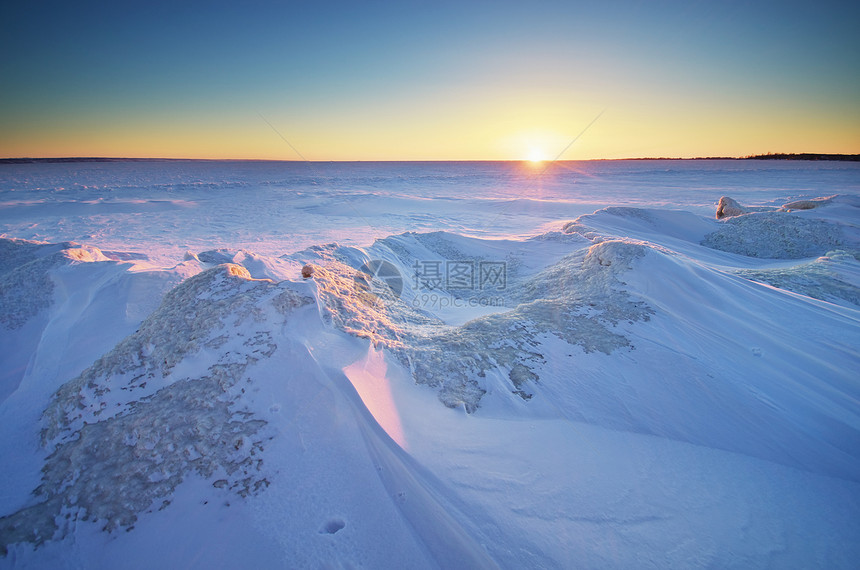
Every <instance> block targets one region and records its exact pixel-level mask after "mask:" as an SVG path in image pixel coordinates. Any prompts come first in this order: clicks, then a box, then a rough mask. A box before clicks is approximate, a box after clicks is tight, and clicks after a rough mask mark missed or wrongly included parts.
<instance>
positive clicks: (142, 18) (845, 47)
mask: <svg viewBox="0 0 860 570" xmlns="http://www.w3.org/2000/svg"><path fill="white" fill-rule="evenodd" d="M146 6H147V8H146V9H142V8H141V7H126V6H124V5H121V4H117V5H115V6H110V7H107V6H105V5H101V4H99V3H95V2H87V1H85V2H83V3H75V4H74V5H70V4H62V3H57V5H56V6H55V7H51V8H50V9H46V10H43V11H35V10H33V9H32V8H31V7H30V6H28V5H27V4H25V3H18V4H14V5H10V6H9V7H8V9H7V10H6V12H5V13H4V18H3V23H2V24H0V26H2V33H0V45H2V47H3V48H4V53H9V54H12V56H10V57H8V58H4V61H3V62H2V63H0V72H2V76H3V78H4V85H5V88H4V90H3V93H2V94H0V132H2V133H3V136H2V137H0V156H4V157H21V156H129V157H131V156H141V157H186V158H239V159H250V158H257V159H280V160H302V159H303V158H306V159H308V160H425V159H426V160H483V159H490V160H523V159H528V160H552V159H555V157H556V156H557V153H558V152H560V151H561V150H562V149H564V148H565V146H566V145H567V144H568V143H569V142H570V141H572V140H573V139H574V138H575V137H576V136H577V134H579V133H580V132H581V131H582V129H583V128H584V127H585V126H586V125H588V124H589V122H590V121H592V119H593V118H594V117H595V116H597V115H598V114H599V113H601V111H603V110H605V113H604V114H603V115H602V116H601V117H600V119H599V120H598V121H597V122H595V124H594V125H593V126H591V128H589V129H588V130H587V132H585V133H584V134H583V136H582V137H581V138H580V139H579V140H577V141H576V143H575V144H574V145H572V146H571V148H570V149H569V151H568V152H566V153H565V154H564V156H562V157H561V158H562V159H591V158H626V157H653V156H673V157H691V156H743V155H748V154H757V153H765V152H769V151H773V152H833V153H860V107H858V106H857V104H856V103H857V100H858V98H860V76H858V75H857V74H856V73H851V72H850V71H849V70H855V69H858V68H860V39H858V36H857V34H856V33H854V28H855V27H856V26H855V24H856V22H857V21H858V19H860V7H858V6H860V5H849V4H845V3H834V4H833V5H832V6H828V2H824V4H823V5H822V4H821V3H816V4H815V5H809V4H804V3H794V2H788V3H787V4H786V3H781V4H779V6H778V7H779V9H773V8H774V6H769V5H768V3H754V4H752V5H750V4H748V3H737V4H735V3H730V4H727V5H725V6H721V8H720V10H716V11H714V10H710V9H706V8H705V7H704V5H701V6H700V5H687V4H684V5H675V4H672V3H669V4H659V5H653V4H648V3H645V4H643V3H639V2H623V1H622V2H611V3H607V4H600V3H595V4H593V5H582V4H581V3H566V2H547V3H545V4H542V5H541V8H540V9H534V7H526V6H523V5H520V4H519V3H509V2H501V3H493V4H491V5H490V4H488V5H486V6H484V5H482V3H481V2H477V3H469V4H468V5H465V6H464V5H448V4H446V3H444V2H442V3H428V4H423V5H420V6H411V5H410V6H409V7H405V6H403V5H396V4H386V3H379V4H372V5H365V4H360V5H358V4H351V3H334V4H331V5H327V6H326V8H325V9H323V8H322V7H320V6H318V5H316V4H314V3H306V4H302V5H293V4H283V3H267V2H264V3H262V4H261V5H256V4H255V7H254V8H253V9H248V8H245V7H243V6H240V5H224V6H219V7H217V8H211V9H207V10H205V17H203V20H204V21H203V22H202V23H201V10H200V9H199V8H197V7H195V6H193V5H188V6H186V5H184V4H183V5H176V4H175V3H167V2H161V1H155V2H153V3H147V4H146ZM203 24H205V25H203ZM727 38H731V41H727ZM22 46H29V47H26V49H25V47H22ZM523 133H526V134H527V139H528V140H526V139H524V138H523ZM287 141H288V142H287ZM524 144H525V145H527V146H524Z"/></svg>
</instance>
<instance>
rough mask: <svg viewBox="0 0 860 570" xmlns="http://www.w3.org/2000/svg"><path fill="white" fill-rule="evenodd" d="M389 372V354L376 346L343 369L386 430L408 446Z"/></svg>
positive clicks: (402, 445) (401, 445)
mask: <svg viewBox="0 0 860 570" xmlns="http://www.w3.org/2000/svg"><path fill="white" fill-rule="evenodd" d="M387 371H388V365H387V364H385V355H384V354H383V352H382V350H379V351H377V350H376V349H374V348H373V346H372V345H371V346H370V348H369V349H368V351H367V356H366V357H364V358H361V359H359V360H357V361H355V362H353V363H352V364H350V365H349V366H347V367H346V368H344V369H343V372H344V374H346V377H347V378H349V381H350V382H352V385H353V386H354V387H355V389H356V391H357V392H358V395H359V396H361V401H362V402H364V405H365V406H367V409H368V410H369V411H370V413H371V414H372V415H373V417H374V418H375V419H376V421H377V422H378V423H379V425H380V426H382V429H384V430H385V432H386V433H387V434H388V435H389V436H390V437H391V439H393V440H394V441H396V442H397V445H399V446H400V447H402V448H403V449H407V447H406V436H405V434H404V432H403V424H402V423H401V422H400V413H399V412H398V411H397V406H396V405H395V403H394V397H393V395H392V393H391V384H390V381H389V380H388V378H387V377H386V372H387Z"/></svg>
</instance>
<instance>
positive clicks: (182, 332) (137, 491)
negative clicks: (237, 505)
mask: <svg viewBox="0 0 860 570" xmlns="http://www.w3.org/2000/svg"><path fill="white" fill-rule="evenodd" d="M312 302H313V300H312V299H311V298H309V297H306V296H302V295H300V294H298V293H296V292H295V291H294V290H292V289H290V288H289V287H288V286H286V285H277V284H275V283H273V282H271V281H264V280H253V279H251V278H250V276H249V274H248V272H247V271H246V270H245V269H244V268H242V267H239V266H236V265H222V266H219V267H216V268H213V269H210V270H208V271H206V272H203V273H201V274H198V275H196V276H194V277H191V278H190V279H188V280H186V281H185V282H183V283H182V284H180V285H179V286H177V287H176V288H174V289H173V290H171V291H170V292H169V293H168V294H167V295H166V296H165V297H164V300H163V302H162V304H161V306H160V307H159V308H158V309H157V310H156V311H155V312H154V313H152V315H150V316H149V317H148V318H147V319H146V320H145V321H144V322H143V323H142V324H141V326H140V328H139V330H138V331H137V332H135V333H134V334H132V335H131V336H129V337H128V338H126V339H125V340H123V341H122V342H121V343H119V344H118V345H117V346H116V348H114V350H112V351H110V352H109V353H108V354H106V355H105V356H103V357H102V358H100V359H99V360H97V361H96V362H95V363H94V364H93V365H92V366H91V367H90V368H88V369H87V370H85V371H84V372H83V373H82V374H81V375H80V376H79V377H77V378H75V379H73V380H71V381H69V382H67V383H66V384H64V385H63V386H62V387H61V388H60V389H59V390H58V391H57V392H56V394H55V395H54V397H53V400H52V402H51V404H50V405H49V407H48V408H47V409H46V410H45V412H44V415H43V429H42V433H41V435H42V444H43V446H44V447H45V449H46V450H47V451H48V452H49V455H48V457H47V459H46V460H45V464H44V467H43V469H42V483H41V484H40V485H39V486H38V487H37V488H36V489H35V490H34V491H33V499H34V503H33V504H31V505H29V506H27V507H25V508H22V509H21V510H19V511H17V512H15V513H13V514H11V515H8V516H6V517H3V518H2V519H0V536H2V543H0V552H2V553H4V554H5V553H6V551H7V548H8V546H9V545H11V544H14V543H18V542H30V543H32V544H34V545H35V546H39V545H41V544H43V543H44V542H45V541H47V540H51V539H60V538H62V537H63V536H65V535H66V534H67V533H68V532H70V529H72V528H73V527H74V523H75V521H76V520H91V521H99V522H102V523H103V524H104V529H105V530H108V531H109V530H113V529H115V528H117V527H125V528H131V527H132V526H133V525H134V523H135V521H136V520H137V517H138V515H139V514H140V513H142V512H144V511H146V510H147V509H149V510H152V509H156V508H158V509H160V508H165V507H166V506H167V505H168V504H169V503H170V495H171V493H172V491H173V490H174V489H175V488H176V486H177V485H178V484H179V483H180V482H181V481H182V480H183V479H184V478H186V477H187V476H188V474H189V473H191V472H194V473H196V474H198V475H200V476H201V477H204V478H207V479H215V478H217V480H215V481H213V483H212V484H213V485H214V486H216V487H225V488H228V489H230V490H232V491H234V492H235V493H237V494H239V495H241V496H245V495H248V494H253V493H257V492H259V491H260V490H261V489H263V488H265V486H266V485H267V484H268V481H267V480H266V479H265V478H264V477H262V476H261V475H260V474H259V471H260V465H261V459H260V457H259V454H260V452H261V451H262V448H263V445H264V440H265V436H264V435H263V434H262V433H261V429H262V428H263V427H264V426H265V424H266V422H265V421H264V420H261V419H255V418H254V417H253V414H252V413H250V412H248V411H246V410H243V409H241V407H239V406H236V401H237V398H238V391H241V388H240V387H239V386H238V384H239V383H240V382H241V381H242V380H243V378H244V374H245V370H246V369H247V367H248V366H250V365H251V364H253V363H255V362H257V361H258V360H260V359H263V358H267V357H269V356H271V355H272V354H273V353H274V351H275V350H276V349H277V346H276V344H275V343H274V342H273V340H272V335H271V332H270V329H271V328H272V324H271V323H272V322H274V323H276V324H282V323H283V322H284V319H285V318H287V317H288V315H289V314H290V313H291V312H292V310H294V309H296V308H298V307H300V306H303V305H306V304H309V303H312ZM185 361H191V362H193V366H191V368H190V370H198V371H203V370H205V371H206V372H205V374H202V375H198V376H192V377H189V376H188V375H186V373H185V372H184V370H183V367H182V364H183V362H185ZM198 374H199V372H198Z"/></svg>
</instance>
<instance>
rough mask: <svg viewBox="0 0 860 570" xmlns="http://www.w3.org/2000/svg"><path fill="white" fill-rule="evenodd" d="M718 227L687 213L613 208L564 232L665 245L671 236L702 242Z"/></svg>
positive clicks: (566, 227)
mask: <svg viewBox="0 0 860 570" xmlns="http://www.w3.org/2000/svg"><path fill="white" fill-rule="evenodd" d="M714 224H715V222H714V221H713V220H710V219H706V218H704V217H702V216H697V215H695V214H692V213H690V212H685V211H679V210H658V209H651V208H631V207H621V206H611V207H608V208H603V209H600V210H598V211H596V212H594V213H593V214H586V215H584V216H579V217H578V218H576V219H575V220H573V221H571V222H567V223H566V224H565V225H564V226H563V227H562V231H563V232H564V233H565V234H574V235H581V236H583V237H585V238H587V239H589V240H591V241H599V240H603V239H617V237H630V238H634V239H640V240H648V241H654V242H656V243H662V242H664V241H665V240H666V238H667V237H670V238H675V239H676V240H679V241H682V242H698V241H700V240H701V239H702V238H703V237H704V236H705V235H706V234H708V233H710V232H712V231H713V230H714Z"/></svg>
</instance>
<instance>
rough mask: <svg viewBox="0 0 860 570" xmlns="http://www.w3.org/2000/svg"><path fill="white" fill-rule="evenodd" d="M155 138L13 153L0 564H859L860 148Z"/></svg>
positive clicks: (2, 311)
mask: <svg viewBox="0 0 860 570" xmlns="http://www.w3.org/2000/svg"><path fill="white" fill-rule="evenodd" d="M157 166H158V164H157V163H152V164H149V165H125V164H121V163H120V164H116V165H107V166H104V165H102V166H100V167H99V169H95V170H93V167H91V166H87V165H83V166H80V167H75V166H68V165H65V166H63V167H62V168H60V167H59V166H57V165H42V166H41V168H43V170H41V171H38V172H36V173H35V174H32V176H31V177H29V178H28V177H27V176H25V174H26V173H27V172H31V173H32V171H28V170H27V169H26V168H24V167H23V165H15V168H13V169H12V171H14V173H15V174H9V173H7V174H5V176H6V178H5V179H3V180H4V182H3V184H4V186H3V188H2V192H3V194H2V195H0V202H2V204H5V207H4V208H3V209H2V210H0V222H2V224H3V225H2V227H0V231H2V232H4V234H3V239H0V263H2V266H3V268H4V271H3V273H2V276H0V286H2V288H0V342H2V351H0V365H2V376H0V379H2V384H0V388H2V390H0V454H2V455H3V457H5V458H7V462H6V464H7V465H8V466H11V467H10V468H7V469H4V470H2V473H0V486H2V488H3V493H0V553H2V555H0V567H10V568H15V567H51V568H73V567H80V566H86V567H93V568H113V567H118V566H123V567H141V568H151V567H157V566H168V567H213V566H222V567H223V566H230V567H344V568H345V567H371V568H380V567H409V568H438V567H444V568H461V567H462V568H494V567H503V568H525V567H581V568H629V567H632V566H636V567H641V568H665V567H691V568H698V567H720V568H723V567H726V568H730V567H737V568H749V567H772V568H809V567H827V568H853V567H854V566H855V565H856V561H857V560H858V559H860V546H858V545H860V519H858V517H857V512H860V382H858V379H857V374H856V370H857V369H858V365H860V349H858V347H860V261H858V259H860V216H858V211H860V208H858V205H860V199H858V198H857V196H856V194H857V192H858V191H860V185H858V183H857V181H856V174H857V172H858V171H857V170H856V169H855V170H850V168H852V167H851V165H847V166H846V165H838V166H827V165H824V166H823V167H821V168H822V170H820V171H815V170H812V169H811V167H810V168H806V169H803V168H799V167H798V166H797V165H789V166H785V165H780V164H775V165H774V164H757V163H755V162H752V163H746V164H736V163H727V164H726V165H724V166H721V165H720V164H717V163H702V162H696V163H672V162H671V161H668V162H664V161H656V162H654V163H650V162H649V163H647V164H646V163H642V164H630V163H619V164H617V165H616V166H614V167H610V166H608V165H601V164H588V163H586V164H581V165H566V167H565V168H564V169H561V168H559V170H558V172H556V173H555V174H554V175H553V176H550V177H548V178H547V179H546V180H543V181H541V180H534V179H531V178H529V176H528V175H527V174H523V173H522V172H518V171H516V170H514V169H513V167H512V166H510V165H499V166H493V165H491V164H484V163H476V164H472V165H433V164H430V165H409V166H407V165H388V166H386V165H366V164H355V165H332V166H330V167H328V168H329V170H326V171H325V174H323V175H320V174H317V175H313V174H312V173H305V174H301V175H300V173H297V172H296V171H295V168H297V166H296V165H292V166H289V167H279V166H278V165H277V164H267V163H261V164H259V165H249V164H244V163H237V164H233V165H226V164H225V165H222V164H220V163H213V164H209V165H200V164H197V163H188V164H186V165H184V167H183V168H184V170H183V168H179V167H178V166H177V164H175V163H170V164H169V165H168V166H166V167H165V169H164V170H158V168H157ZM180 166H181V165H180ZM311 166H314V165H302V166H301V168H310V167H311ZM567 166H569V167H567ZM29 168H36V167H34V166H32V165H30V166H29ZM71 168H80V170H79V171H76V172H75V173H74V174H71V173H69V172H68V169H71ZM316 168H320V169H324V168H325V167H324V166H321V165H320V166H316ZM613 168H614V170H613ZM63 169H66V170H63ZM101 169H105V170H101ZM231 169H234V170H231ZM291 169H292V170H291ZM841 169H849V170H841ZM22 173H23V174H22ZM225 173H232V175H231V176H230V177H225V176H224V174H225ZM219 176H222V177H223V179H219ZM703 180H707V181H709V182H707V183H705V182H703ZM407 182H408V183H413V184H415V187H414V188H412V189H410V187H409V184H407ZM819 186H823V187H824V188H823V189H821V188H818V187H819ZM526 187H527V188H529V189H530V190H529V192H532V194H533V195H531V196H530V197H529V198H523V197H521V196H519V195H518V193H517V192H519V191H523V190H522V189H523V188H526ZM760 187H764V189H761V188H760ZM661 188H663V190H660V189H661ZM517 189H519V190H517ZM598 189H599V190H600V193H597V192H596V190H598ZM813 191H815V192H816V193H813ZM24 192H26V194H23V193H24ZM225 192H226V193H228V194H230V193H236V192H239V193H244V194H243V195H245V196H247V197H248V201H247V202H246V203H243V202H241V201H240V200H236V199H235V197H232V198H230V199H229V200H227V198H226V194H225ZM589 192H590V194H589ZM661 192H662V194H661ZM102 194H108V195H110V196H111V198H110V199H109V200H108V199H107V197H106V196H101V195H102ZM727 194H730V195H732V196H734V197H736V198H737V201H738V202H737V206H738V208H740V209H742V210H743V211H740V210H739V211H737V212H734V213H732V215H728V216H723V217H722V218H720V219H715V218H714V215H713V212H714V207H715V205H716V201H717V200H718V198H719V197H720V196H726V195H727ZM621 196H625V197H627V199H625V200H623V201H622V200H620V199H619V197H621ZM391 197H394V198H395V202H390V203H391V204H394V205H393V206H392V208H391V210H386V209H382V210H378V209H377V208H378V206H379V204H383V203H389V202H387V200H389V199H390V198H391ZM102 198H104V200H103V199H102ZM22 201H26V202H27V203H28V205H27V207H26V208H23V207H22V208H19V207H18V206H16V205H15V204H18V203H19V202H22ZM31 202H32V203H31ZM65 203H75V204H77V205H76V206H75V207H74V208H71V209H68V210H66V211H65V212H66V213H64V210H63V208H64V206H63V204H65ZM110 204H114V205H110ZM165 204H167V205H169V207H168V206H166V205H165ZM226 204H233V205H234V206H233V207H232V211H231V212H229V213H230V215H231V216H233V218H234V219H232V220H231V218H230V216H228V215H227V213H226V212H225V213H222V212H220V211H218V208H216V207H215V206H219V207H223V206H224V205H226ZM740 204H743V206H741V205H740ZM724 205H725V204H724ZM93 208H95V209H93ZM520 210H522V211H521V212H520ZM39 212H42V213H43V214H45V217H44V218H43V219H35V218H34V217H33V216H34V215H36V214H37V213H39ZM88 212H89V213H88ZM243 212H244V213H245V214H247V213H248V212H253V213H254V214H255V217H254V219H253V224H251V223H249V222H248V220H246V219H245V218H243V217H242V215H241V214H242V213H243ZM189 213H190V214H189ZM156 214H157V215H158V216H163V218H158V217H156ZM431 214H432V215H431ZM479 214H480V215H479ZM189 215H193V216H194V217H195V221H196V222H199V224H198V225H194V224H192V223H191V221H190V220H189V218H188V216H189ZM518 215H519V216H520V217H519V218H518V217H517V216H518ZM130 216H138V217H137V218H134V217H130ZM179 221H181V222H182V223H178V222H179ZM28 224H29V225H28ZM147 224H150V225H151V226H150V227H147ZM252 225H253V226H254V227H251V226H252ZM357 225H364V228H363V229H362V230H361V231H357V230H356V232H357V233H356V232H353V230H351V229H350V228H352V227H355V226H357ZM28 227H32V230H26V228H28ZM506 227H507V229H508V231H505V228H506ZM254 228H256V229H257V230H258V235H256V236H253V231H254ZM86 235H89V236H90V237H88V238H86V239H85V240H84V241H83V242H82V243H73V242H72V240H73V239H75V240H77V238H80V237H82V236H86ZM132 235H134V239H131V237H130V236H132ZM46 237H48V238H50V240H51V241H53V242H54V243H48V242H44V241H32V240H34V239H39V240H43V239H45V238H46ZM344 237H345V238H346V239H342V238H344ZM374 237H375V238H376V239H373V238H374ZM20 238H25V239H20ZM27 240H31V241H27ZM101 240H104V241H103V242H102V241H101ZM78 241H80V240H78ZM257 245H259V246H260V247H259V248H257V247H255V246H257Z"/></svg>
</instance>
